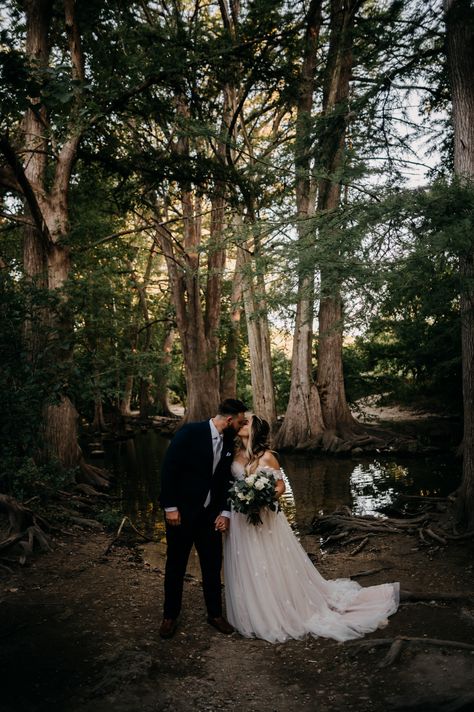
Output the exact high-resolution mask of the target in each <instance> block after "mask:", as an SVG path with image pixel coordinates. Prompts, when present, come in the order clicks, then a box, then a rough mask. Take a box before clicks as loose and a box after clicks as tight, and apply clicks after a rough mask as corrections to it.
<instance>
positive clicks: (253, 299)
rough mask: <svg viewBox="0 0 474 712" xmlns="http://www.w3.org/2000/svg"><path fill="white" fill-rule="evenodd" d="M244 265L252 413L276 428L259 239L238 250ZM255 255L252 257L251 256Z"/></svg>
mask: <svg viewBox="0 0 474 712" xmlns="http://www.w3.org/2000/svg"><path fill="white" fill-rule="evenodd" d="M238 249H239V250H240V252H241V255H240V259H241V263H242V295H243V303H244V311H245V320H246V324H247V334H248V344H249V353H250V375H251V383H252V405H253V410H254V411H255V413H256V414H257V415H259V416H260V417H261V418H264V419H265V420H267V421H268V423H269V424H270V427H271V428H272V429H273V428H274V427H275V424H276V405H275V389H274V385H273V373H272V357H271V350H270V331H269V325H268V316H267V304H266V301H265V286H264V284H263V283H262V281H261V280H260V283H259V280H258V277H256V276H255V271H256V270H255V259H258V256H259V254H258V253H259V247H258V240H256V238H255V237H254V239H253V240H248V241H247V242H245V244H243V245H242V246H240V247H239V248H238ZM251 252H252V255H251V254H250V253H251Z"/></svg>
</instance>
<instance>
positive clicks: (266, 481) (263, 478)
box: [255, 477, 270, 489]
mask: <svg viewBox="0 0 474 712" xmlns="http://www.w3.org/2000/svg"><path fill="white" fill-rule="evenodd" d="M258 479H259V482H262V484H263V486H265V485H268V483H269V482H270V480H269V479H268V477H259V478H258ZM256 486H257V485H255V487H256ZM258 489H262V488H261V487H259V488H258Z"/></svg>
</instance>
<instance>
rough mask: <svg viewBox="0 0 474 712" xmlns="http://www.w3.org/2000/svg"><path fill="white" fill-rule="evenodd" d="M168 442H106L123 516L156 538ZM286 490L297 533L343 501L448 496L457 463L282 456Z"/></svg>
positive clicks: (357, 504) (372, 506) (377, 502)
mask: <svg viewBox="0 0 474 712" xmlns="http://www.w3.org/2000/svg"><path fill="white" fill-rule="evenodd" d="M168 442H169V441H168V440H167V439H166V438H163V437H162V436H160V435H159V434H157V433H156V432H154V431H147V432H143V433H142V432H140V433H138V434H137V435H136V436H135V437H134V438H132V439H130V440H127V441H125V442H120V443H114V444H112V443H111V444H108V446H107V447H106V457H107V462H106V464H107V465H108V466H109V467H110V468H111V469H113V470H114V472H115V474H116V483H117V484H116V492H117V494H118V495H119V496H120V498H121V502H122V508H123V511H124V514H126V515H128V516H129V517H130V519H131V520H132V521H133V522H134V523H135V524H136V525H137V526H138V527H139V528H140V529H141V530H142V531H146V532H147V533H148V535H151V536H153V538H154V539H155V540H158V541H160V540H162V539H163V537H164V524H163V515H162V512H161V510H160V508H159V506H158V494H159V489H160V482H159V479H160V467H161V462H162V459H163V455H164V452H165V450H166V448H167V446H168ZM280 460H281V464H282V468H283V470H284V472H285V473H286V478H287V479H286V484H287V492H286V493H285V496H284V497H283V499H282V508H283V510H284V511H285V514H286V516H287V517H288V519H289V521H290V523H291V525H292V526H293V528H294V529H295V530H296V531H299V532H301V533H304V532H307V531H308V529H309V527H310V525H311V521H312V519H313V517H314V516H315V515H316V514H329V513H330V512H333V511H334V510H335V509H337V508H339V507H341V506H343V505H345V506H347V507H349V508H350V509H351V511H352V512H353V513H354V514H359V515H367V514H372V515H378V516H383V515H382V511H383V510H384V509H385V508H387V507H390V506H393V505H394V504H395V505H396V503H397V497H398V495H399V494H418V495H441V496H444V495H447V494H449V493H450V492H452V491H453V490H454V489H455V488H456V487H457V486H458V484H459V480H460V464H459V462H458V461H456V460H454V458H452V457H451V458H450V457H444V458H440V457H439V456H437V457H435V456H433V457H429V458H428V457H425V458H416V459H415V458H413V459H409V460H404V461H402V459H401V458H400V459H398V460H394V459H393V458H391V459H390V460H383V459H381V458H377V459H374V458H363V459H359V460H354V459H350V458H347V459H337V458H334V457H331V458H328V457H321V456H318V455H302V454H298V455H294V454H292V455H288V454H285V455H282V456H281V458H280Z"/></svg>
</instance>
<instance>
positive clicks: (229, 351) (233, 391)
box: [221, 250, 242, 401]
mask: <svg viewBox="0 0 474 712" xmlns="http://www.w3.org/2000/svg"><path fill="white" fill-rule="evenodd" d="M230 309H231V311H230V328H229V332H228V334H227V339H226V343H225V355H224V357H223V359H222V363H221V401H223V400H225V399H226V398H236V397H237V368H238V366H237V362H238V348H239V332H240V317H241V312H242V253H241V251H240V250H239V251H238V253H237V259H236V261H235V270H234V279H233V282H232V296H231V308H230Z"/></svg>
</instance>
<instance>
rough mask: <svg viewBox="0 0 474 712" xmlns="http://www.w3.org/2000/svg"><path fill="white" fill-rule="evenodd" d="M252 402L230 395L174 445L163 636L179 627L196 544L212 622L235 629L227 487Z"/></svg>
mask: <svg viewBox="0 0 474 712" xmlns="http://www.w3.org/2000/svg"><path fill="white" fill-rule="evenodd" d="M246 410H247V406H246V405H244V403H242V401H240V400H236V399H234V398H228V399H227V400H225V401H224V402H223V403H221V404H220V405H219V408H218V411H217V414H216V415H215V416H214V417H213V418H211V419H210V420H204V421H202V422H199V423H187V424H186V425H184V426H183V427H182V428H181V429H180V430H178V432H177V433H176V435H175V436H174V438H173V439H172V441H171V442H170V444H169V447H168V450H167V451H166V455H165V459H164V463H163V468H162V472H161V494H160V504H161V506H162V507H163V508H164V510H165V520H166V542H167V553H166V568H165V603H164V610H163V621H162V623H161V626H160V631H159V632H160V636H161V637H162V638H171V637H172V636H173V635H174V634H175V632H176V625H177V618H178V615H179V612H180V610H181V600H182V596H183V581H184V575H185V573H186V565H187V563H188V558H189V554H190V552H191V548H192V545H193V544H194V545H195V547H196V550H197V552H198V555H199V562H200V565H201V573H202V585H203V589H204V600H205V603H206V608H207V614H208V618H207V620H208V622H209V623H210V624H211V625H212V626H214V628H216V629H217V630H218V631H220V632H221V633H225V634H229V633H232V632H233V628H232V626H231V625H230V624H229V623H228V622H227V621H226V619H225V618H223V616H222V599H221V576H220V572H221V565H222V534H221V533H222V532H223V531H226V530H227V529H228V527H229V512H228V511H226V510H227V507H228V504H227V499H228V491H229V487H230V485H231V472H230V466H231V463H232V457H233V440H234V437H235V435H236V433H237V432H238V431H239V430H240V428H241V427H242V426H243V425H245V423H246V422H247V419H246V417H245V411H246Z"/></svg>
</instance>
